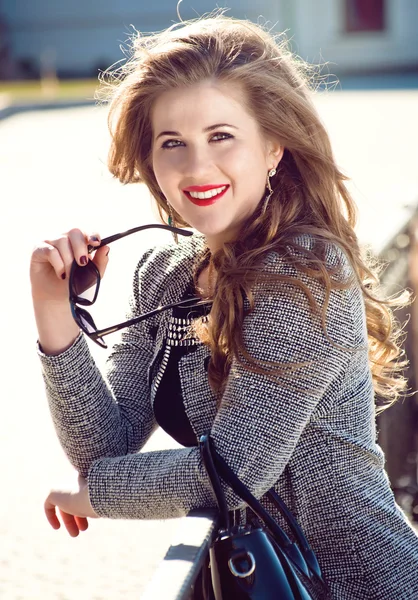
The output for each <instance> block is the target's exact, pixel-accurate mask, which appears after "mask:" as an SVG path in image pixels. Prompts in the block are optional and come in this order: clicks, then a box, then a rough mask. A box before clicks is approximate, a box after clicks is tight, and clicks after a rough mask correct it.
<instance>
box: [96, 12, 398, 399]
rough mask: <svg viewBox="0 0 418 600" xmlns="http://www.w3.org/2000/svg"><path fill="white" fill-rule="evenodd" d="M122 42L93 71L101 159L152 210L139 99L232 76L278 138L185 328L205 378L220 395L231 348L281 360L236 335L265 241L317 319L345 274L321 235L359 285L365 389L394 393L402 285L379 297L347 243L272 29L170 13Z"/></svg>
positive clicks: (333, 182)
mask: <svg viewBox="0 0 418 600" xmlns="http://www.w3.org/2000/svg"><path fill="white" fill-rule="evenodd" d="M132 50H133V52H132V55H131V57H130V58H129V60H127V62H126V63H125V64H124V65H123V67H121V68H119V69H117V70H114V71H113V72H112V73H110V75H111V77H110V76H109V72H107V73H105V77H104V79H105V80H106V82H107V85H110V87H111V106H110V113H109V127H110V131H111V136H112V141H111V148H110V152H109V161H108V164H109V169H110V171H111V173H112V174H113V175H114V176H115V177H117V178H118V179H119V180H120V181H121V182H123V183H131V182H144V183H145V184H146V185H147V186H148V188H149V190H150V191H151V194H152V196H153V197H154V198H155V200H156V202H157V205H158V209H159V213H160V216H161V218H162V219H163V220H167V216H168V214H169V207H168V204H167V200H166V198H165V197H164V195H163V194H162V192H161V190H160V188H159V186H158V184H157V181H156V178H155V175H154V172H153V169H152V161H151V153H152V135H153V132H152V126H151V109H152V107H153V104H154V102H155V100H156V98H158V96H159V95H160V94H161V93H163V92H165V91H167V90H170V89H173V88H179V87H183V86H190V85H193V84H196V83H199V82H202V81H204V80H208V79H212V80H218V81H220V82H222V83H227V84H231V85H232V84H238V85H240V86H241V88H242V89H243V90H244V94H245V97H246V99H247V109H248V110H249V111H250V114H252V115H253V116H254V118H255V119H256V120H257V122H258V124H259V127H260V128H261V131H262V133H263V134H264V135H265V137H266V138H269V139H276V140H278V141H279V142H280V143H281V144H282V146H283V147H284V148H285V151H284V155H283V158H282V160H281V161H280V164H279V167H278V169H277V174H276V175H275V176H274V177H273V178H272V186H273V188H274V192H273V195H272V197H271V198H270V201H269V203H268V205H267V209H266V210H265V211H263V210H261V206H262V201H261V202H260V205H259V207H258V208H257V209H256V211H255V213H254V214H253V215H252V216H251V217H250V218H249V219H247V221H246V222H245V223H243V226H242V228H241V232H240V233H239V235H238V236H237V240H236V241H234V242H230V243H226V244H224V245H223V247H222V249H220V250H218V251H217V252H216V253H215V254H214V256H213V257H211V260H212V261H213V265H214V267H215V268H216V271H217V275H218V277H217V284H216V293H215V294H214V298H213V305H212V309H211V315H210V320H209V321H208V325H207V326H205V327H203V326H200V325H198V326H197V327H196V329H197V331H198V334H199V336H200V337H201V339H202V340H203V341H204V342H205V343H207V344H208V345H209V346H210V349H211V361H210V365H209V369H208V375H209V382H210V384H211V387H212V388H213V389H214V390H215V391H216V392H218V395H219V397H220V396H221V394H222V391H223V389H224V385H225V382H226V379H227V376H228V373H229V371H230V367H231V363H232V360H233V358H235V359H236V360H238V361H241V362H242V363H244V362H245V366H246V368H250V369H251V370H254V371H257V372H263V373H266V374H268V375H271V373H272V372H274V374H275V376H276V375H277V374H278V373H282V374H283V373H284V372H285V370H286V369H285V365H282V367H283V369H282V370H280V365H277V364H276V363H275V364H274V365H271V369H269V368H268V367H267V366H266V364H265V363H264V364H261V362H260V361H257V360H256V359H254V358H253V357H251V356H249V355H248V352H247V351H246V349H245V345H244V341H243V334H242V324H243V321H244V318H245V316H246V310H245V302H244V298H248V299H249V301H250V307H251V308H253V307H254V296H253V289H254V284H255V283H256V282H257V281H259V273H260V264H261V263H262V262H263V260H264V259H265V257H266V255H267V254H268V253H269V252H271V251H273V250H276V251H279V252H281V253H283V251H284V250H286V249H287V250H288V249H289V248H294V250H295V252H294V253H290V254H289V252H286V255H287V256H293V259H292V261H293V264H294V266H295V267H296V268H297V269H299V270H300V271H301V272H304V273H306V274H307V275H309V276H310V277H313V278H315V279H316V280H317V281H320V282H322V285H323V287H324V290H325V302H324V304H323V306H322V309H321V311H320V312H321V317H322V323H323V326H324V329H325V326H326V323H325V314H326V308H327V302H328V299H329V294H330V292H331V290H332V289H335V288H338V287H339V288H344V287H349V286H350V285H352V283H353V282H352V280H351V281H345V282H343V283H342V282H341V280H339V278H338V277H333V273H332V272H330V271H329V269H327V268H326V267H325V260H324V248H325V245H326V244H327V243H329V242H332V243H334V244H336V245H338V246H339V247H340V248H341V249H342V250H343V251H344V252H345V253H346V255H347V257H348V259H349V261H350V263H351V265H352V267H353V271H354V273H355V278H356V279H357V281H358V283H359V285H360V286H361V289H362V292H363V297H364V303H365V309H366V318H367V331H368V356H369V362H370V368H371V373H372V377H373V384H374V389H375V392H376V394H377V395H378V396H379V397H380V399H381V400H383V402H382V403H381V408H382V407H383V406H385V405H389V404H390V403H392V402H393V401H395V400H396V399H397V398H398V396H399V395H400V394H401V392H403V391H404V390H405V389H406V379H405V377H404V374H403V369H404V368H405V366H406V364H407V363H406V360H405V359H404V353H403V351H402V349H401V342H402V338H403V332H402V328H401V326H400V325H399V323H398V322H397V320H396V319H395V318H394V313H393V311H394V309H395V308H397V307H401V306H404V305H405V304H406V303H407V302H408V300H409V299H408V297H406V296H405V294H403V295H398V296H397V297H392V298H386V299H385V298H383V295H382V293H381V291H380V284H379V273H378V271H379V268H380V266H379V264H378V263H377V262H376V261H374V262H372V260H371V257H370V256H366V255H364V252H362V251H361V249H360V247H359V243H358V240H357V237H356V234H355V232H354V227H355V223H356V209H355V205H354V202H353V199H352V198H351V197H350V194H349V192H348V190H347V188H346V186H345V183H344V182H345V180H346V177H345V175H343V174H342V173H341V171H340V170H339V169H338V167H337V165H336V163H335V160H334V157H333V154H332V150H331V145H330V141H329V137H328V134H327V132H326V130H325V128H324V126H323V124H322V122H321V120H320V118H319V116H318V114H317V111H316V109H315V107H314V104H313V102H312V93H311V92H312V90H311V85H310V81H311V77H310V71H309V68H308V67H307V65H306V64H305V63H303V61H301V60H300V59H299V58H297V57H295V56H293V55H292V53H291V52H290V51H289V50H288V46H287V45H286V41H285V40H283V36H281V37H280V38H279V39H276V38H275V37H273V36H272V35H271V34H270V33H269V32H267V31H266V30H264V29H263V28H262V27H260V26H258V25H255V24H253V23H251V22H248V21H241V20H236V19H233V18H229V17H226V16H224V15H223V14H216V15H214V16H210V17H206V18H201V19H197V20H195V21H191V22H188V23H182V24H180V25H177V26H173V27H171V28H170V29H168V30H166V31H164V32H162V33H159V34H153V35H146V36H141V35H139V34H138V35H137V36H136V37H135V39H134V41H133V45H132ZM109 82H110V83H109ZM173 217H174V221H175V223H176V225H178V226H181V227H187V226H189V224H188V223H186V222H185V221H184V220H183V218H182V217H181V215H179V214H177V213H175V212H174V215H173ZM300 234H309V235H310V236H313V237H314V239H315V240H316V242H317V243H316V244H315V245H314V247H313V248H312V250H311V251H309V252H308V251H306V250H303V249H301V247H300V246H298V245H297V242H296V241H295V237H296V236H297V235H300ZM298 257H299V258H298ZM207 259H208V251H207V252H206V253H205V254H204V255H202V256H199V257H198V264H197V265H196V273H197V272H198V271H199V269H200V268H202V266H204V265H205V264H207ZM205 261H206V262H205ZM272 278H274V275H272ZM276 279H277V277H276ZM280 280H281V281H283V280H286V281H287V283H290V284H291V285H293V286H294V289H296V290H301V289H302V290H303V292H304V293H305V294H306V297H307V299H308V301H309V304H310V306H311V308H312V311H313V312H315V311H318V305H317V303H316V302H315V299H314V297H313V295H312V293H311V291H310V289H309V287H308V286H306V285H305V284H304V283H303V282H302V281H301V279H297V278H290V277H287V278H286V277H285V276H283V275H282V276H280ZM196 282H197V275H196ZM325 331H326V330H325ZM288 366H289V365H286V368H287V370H288ZM296 366H297V365H296Z"/></svg>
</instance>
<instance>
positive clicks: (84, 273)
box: [72, 261, 100, 304]
mask: <svg viewBox="0 0 418 600" xmlns="http://www.w3.org/2000/svg"><path fill="white" fill-rule="evenodd" d="M99 282H100V274H99V271H98V270H97V267H96V265H95V264H94V263H93V262H91V261H89V262H88V263H87V265H86V266H85V267H80V266H78V265H77V266H76V267H75V269H74V271H73V274H72V293H73V297H75V298H76V301H79V302H81V303H82V304H90V303H91V304H92V303H93V302H94V301H95V299H96V295H97V290H98V286H99Z"/></svg>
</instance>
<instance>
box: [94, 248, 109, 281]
mask: <svg viewBox="0 0 418 600" xmlns="http://www.w3.org/2000/svg"><path fill="white" fill-rule="evenodd" d="M109 250H110V248H109V246H102V247H101V248H99V249H98V250H97V251H96V253H95V255H94V258H93V262H94V264H95V265H96V267H97V268H98V269H99V273H100V277H101V278H102V277H103V276H104V274H105V271H106V267H107V265H108V262H109Z"/></svg>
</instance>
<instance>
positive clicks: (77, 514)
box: [44, 475, 98, 537]
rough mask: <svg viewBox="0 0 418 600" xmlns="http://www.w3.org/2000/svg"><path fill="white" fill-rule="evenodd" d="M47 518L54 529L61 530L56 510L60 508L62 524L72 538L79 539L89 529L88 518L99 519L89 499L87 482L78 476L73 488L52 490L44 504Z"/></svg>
mask: <svg viewBox="0 0 418 600" xmlns="http://www.w3.org/2000/svg"><path fill="white" fill-rule="evenodd" d="M44 508H45V514H46V518H47V519H48V521H49V523H50V525H51V526H52V527H53V529H59V528H60V527H61V523H60V521H59V519H58V516H57V513H56V509H57V508H58V510H59V513H60V516H61V519H62V522H63V523H64V525H65V528H66V529H67V531H68V533H69V534H70V535H71V537H77V536H78V534H79V533H80V531H86V529H87V528H88V521H87V518H88V517H90V518H93V519H94V518H98V515H96V513H95V512H94V510H93V508H92V506H91V504H90V499H89V493H88V485H87V481H86V480H85V479H84V478H83V477H81V475H79V476H78V480H77V483H76V484H75V485H73V486H71V485H70V486H61V487H59V488H54V489H52V490H51V491H50V492H49V494H48V496H47V498H46V500H45V504H44Z"/></svg>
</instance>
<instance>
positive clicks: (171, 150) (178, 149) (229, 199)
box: [151, 81, 283, 251]
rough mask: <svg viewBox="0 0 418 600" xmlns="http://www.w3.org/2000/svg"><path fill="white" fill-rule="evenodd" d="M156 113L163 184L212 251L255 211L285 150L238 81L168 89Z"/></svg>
mask: <svg viewBox="0 0 418 600" xmlns="http://www.w3.org/2000/svg"><path fill="white" fill-rule="evenodd" d="M151 118H152V128H153V147H152V164H153V169H154V173H155V177H156V179H157V182H158V185H159V186H160V188H161V190H162V192H163V194H164V196H165V197H166V198H167V200H168V202H169V203H170V204H171V205H172V206H173V208H174V209H175V210H176V211H177V212H178V213H179V214H180V215H181V216H182V217H183V218H184V219H185V221H186V222H187V223H189V224H190V225H191V227H193V228H194V229H196V230H198V231H200V232H201V233H203V234H204V235H205V236H206V241H207V244H208V246H209V247H210V248H211V250H212V251H214V250H216V249H218V248H219V247H220V246H221V245H222V243H223V242H225V241H229V240H232V239H234V236H235V234H236V232H237V231H238V229H239V227H240V224H241V223H242V221H243V220H244V219H246V218H247V217H248V216H249V215H251V214H252V213H253V211H254V209H255V208H256V206H257V204H258V203H259V202H260V200H261V198H262V197H263V195H264V193H265V189H266V180H267V173H268V171H269V170H270V169H272V168H273V167H276V166H277V164H278V162H279V161H280V159H281V156H282V153H283V151H282V149H281V147H280V145H279V144H278V143H274V142H271V141H268V140H266V139H265V138H264V137H263V135H262V134H261V131H260V128H259V126H258V123H257V121H256V120H255V119H254V118H253V117H252V116H251V115H250V113H249V112H248V110H247V108H246V107H245V99H244V93H243V91H242V90H241V89H240V88H239V87H238V86H231V85H230V84H223V83H220V82H213V81H205V82H202V83H200V84H196V85H194V86H190V87H184V88H180V89H176V90H170V91H167V92H165V93H163V94H161V96H159V97H158V99H157V100H156V102H155V104H154V106H153V110H152V115H151Z"/></svg>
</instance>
